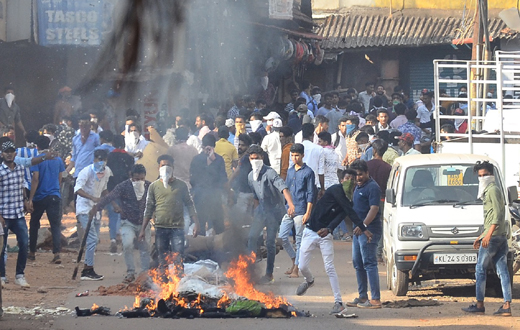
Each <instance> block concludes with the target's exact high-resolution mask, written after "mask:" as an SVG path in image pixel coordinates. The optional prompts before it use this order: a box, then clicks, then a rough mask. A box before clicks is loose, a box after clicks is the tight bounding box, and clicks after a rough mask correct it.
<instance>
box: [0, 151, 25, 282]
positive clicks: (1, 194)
mask: <svg viewBox="0 0 520 330" xmlns="http://www.w3.org/2000/svg"><path fill="white" fill-rule="evenodd" d="M1 151H2V158H3V162H2V164H0V200H1V203H0V235H2V236H3V237H4V240H7V233H8V232H9V230H11V231H12V232H13V233H14V234H15V235H16V240H17V242H18V248H19V251H18V258H17V261H16V277H15V284H17V285H20V286H21V287H22V288H29V287H30V285H29V283H27V281H26V280H25V275H24V271H25V265H26V262H27V247H28V241H29V235H28V232H27V222H26V221H25V217H24V208H26V209H27V211H29V212H31V211H32V210H31V209H30V205H29V203H28V196H27V192H26V190H25V189H24V182H25V180H24V173H25V172H24V168H23V167H22V166H20V165H17V164H16V163H15V162H14V158H15V157H16V147H15V145H14V143H13V142H12V141H5V142H3V143H2V145H1ZM4 228H5V229H4ZM1 250H2V252H1V253H0V277H2V286H3V285H5V284H4V281H5V280H4V279H5V259H4V254H5V246H4V245H3V244H2V246H1Z"/></svg>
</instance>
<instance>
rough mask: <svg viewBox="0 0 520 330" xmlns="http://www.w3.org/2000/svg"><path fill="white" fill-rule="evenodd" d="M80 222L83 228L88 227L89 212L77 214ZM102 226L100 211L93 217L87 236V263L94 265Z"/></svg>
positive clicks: (87, 264)
mask: <svg viewBox="0 0 520 330" xmlns="http://www.w3.org/2000/svg"><path fill="white" fill-rule="evenodd" d="M76 218H77V219H78V222H79V223H80V224H81V227H83V230H86V229H87V223H88V214H78V215H77V216H76ZM100 228H101V215H100V212H97V213H96V216H95V217H94V218H93V219H92V224H91V225H90V230H89V232H88V236H87V242H86V246H85V265H86V266H94V253H95V252H96V247H97V244H98V240H99V229H100Z"/></svg>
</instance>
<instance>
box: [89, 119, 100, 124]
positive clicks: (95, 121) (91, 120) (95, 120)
mask: <svg viewBox="0 0 520 330" xmlns="http://www.w3.org/2000/svg"><path fill="white" fill-rule="evenodd" d="M97 121H98V119H97V118H90V122H91V123H94V124H97Z"/></svg>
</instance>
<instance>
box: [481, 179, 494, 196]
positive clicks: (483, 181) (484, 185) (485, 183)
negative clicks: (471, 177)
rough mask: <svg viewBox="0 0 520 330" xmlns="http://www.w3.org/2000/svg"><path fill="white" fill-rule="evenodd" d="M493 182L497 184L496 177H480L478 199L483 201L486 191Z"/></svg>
mask: <svg viewBox="0 0 520 330" xmlns="http://www.w3.org/2000/svg"><path fill="white" fill-rule="evenodd" d="M493 182H495V176H494V175H488V176H479V177H478V195H477V198H478V199H482V197H484V190H486V188H487V186H489V184H490V183H493Z"/></svg>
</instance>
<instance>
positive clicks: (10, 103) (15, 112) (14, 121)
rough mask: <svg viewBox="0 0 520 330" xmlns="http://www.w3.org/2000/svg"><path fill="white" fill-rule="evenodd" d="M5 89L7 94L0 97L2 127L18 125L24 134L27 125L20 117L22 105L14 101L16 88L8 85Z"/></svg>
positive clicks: (0, 125) (0, 123)
mask: <svg viewBox="0 0 520 330" xmlns="http://www.w3.org/2000/svg"><path fill="white" fill-rule="evenodd" d="M4 91H5V96H4V98H2V99H0V127H5V126H13V127H15V126H16V127H18V128H19V129H20V131H22V134H25V127H24V126H23V123H22V118H21V117H20V107H19V106H18V104H16V102H14V99H15V96H14V89H13V88H12V87H9V86H8V87H6V88H5V89H4ZM13 140H14V139H13Z"/></svg>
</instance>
